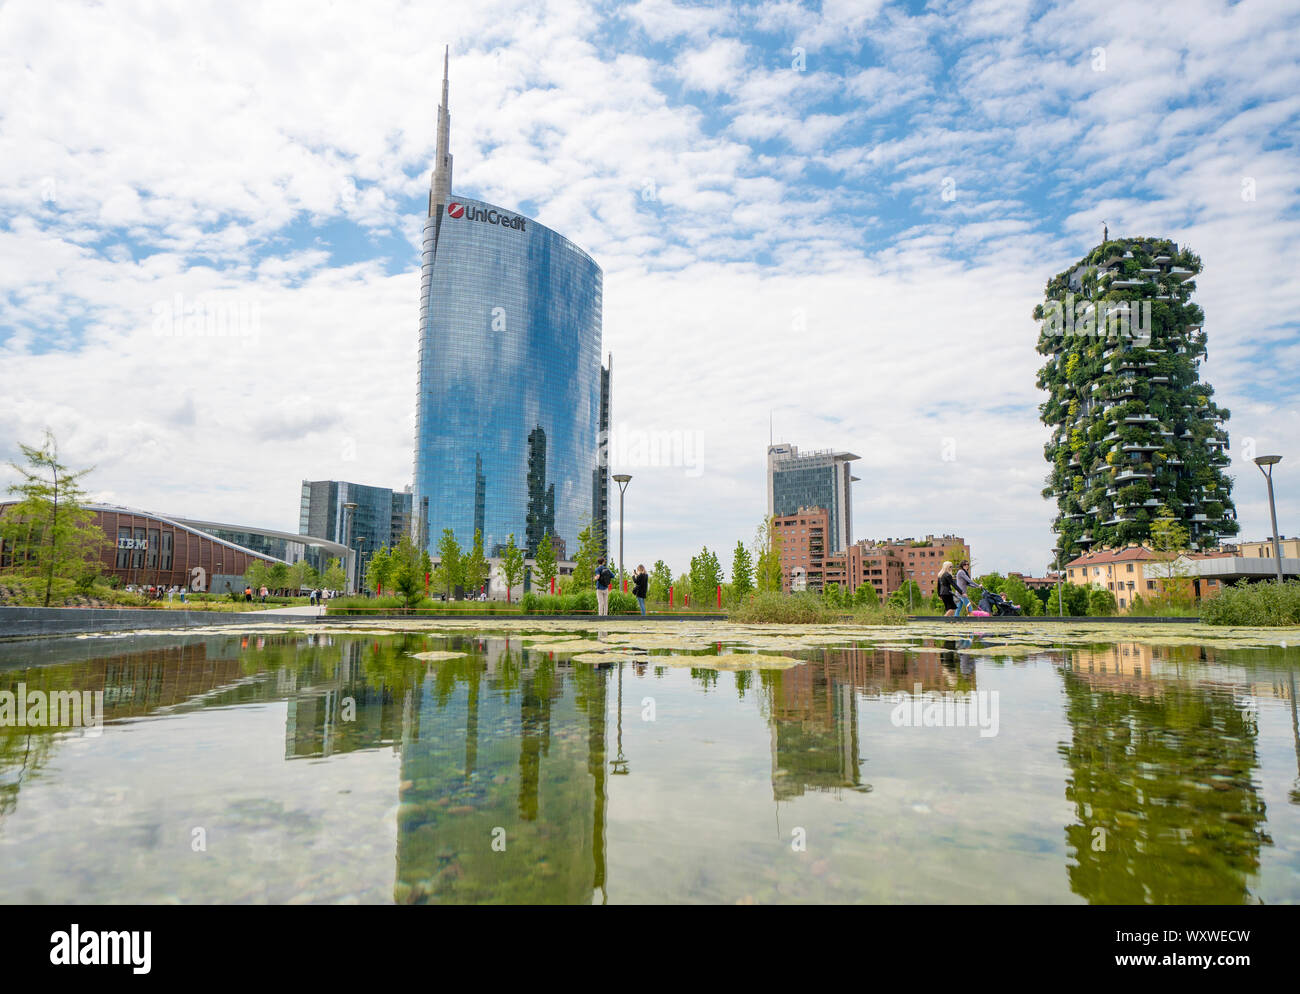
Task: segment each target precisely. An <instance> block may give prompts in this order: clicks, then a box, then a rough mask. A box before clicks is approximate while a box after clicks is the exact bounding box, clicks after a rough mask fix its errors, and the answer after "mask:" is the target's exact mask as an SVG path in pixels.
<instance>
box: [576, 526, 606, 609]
mask: <svg viewBox="0 0 1300 994" xmlns="http://www.w3.org/2000/svg"><path fill="white" fill-rule="evenodd" d="M599 558H600V542H599V540H598V539H597V538H596V535H595V534H594V533H593V532H592V530H591V523H590V522H588V523H587V526H586V527H585V528H583V529H582V531H580V532H578V554H577V556H575V557H574V560H573V577H572V582H571V584H570V589H571V590H572V591H573V592H574V593H575V594H576V593H581V592H582V591H584V590H591V589H593V588H594V587H595V586H596V560H597V559H599Z"/></svg>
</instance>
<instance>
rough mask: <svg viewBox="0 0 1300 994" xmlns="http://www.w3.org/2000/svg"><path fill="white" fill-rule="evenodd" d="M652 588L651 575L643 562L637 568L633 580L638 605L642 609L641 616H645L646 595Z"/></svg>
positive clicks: (633, 591) (633, 590) (633, 589)
mask: <svg viewBox="0 0 1300 994" xmlns="http://www.w3.org/2000/svg"><path fill="white" fill-rule="evenodd" d="M649 588H650V575H649V574H648V573H646V571H645V564H644V563H642V564H641V565H640V566H638V567H637V568H636V576H635V577H634V578H633V580H632V593H634V594H635V595H636V606H637V607H639V608H640V609H641V617H643V618H644V617H645V595H646V591H647V590H648V589H649Z"/></svg>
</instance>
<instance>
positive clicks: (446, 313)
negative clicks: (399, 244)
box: [413, 65, 606, 558]
mask: <svg viewBox="0 0 1300 994" xmlns="http://www.w3.org/2000/svg"><path fill="white" fill-rule="evenodd" d="M450 126H451V123H450V115H449V114H448V111H447V78H446V68H445V65H444V73H443V89H442V105H441V106H440V107H439V109H438V145H437V162H436V165H435V168H434V172H433V180H432V188H431V190H430V194H429V213H428V217H427V220H426V221H425V225H424V245H423V256H422V259H421V269H420V361H419V376H418V379H419V390H418V397H417V402H416V418H415V433H416V438H415V480H414V489H415V501H414V508H413V510H414V513H415V516H416V522H417V528H416V534H417V536H418V537H419V539H420V540H421V544H423V545H424V546H425V547H426V548H428V549H429V551H430V553H431V554H434V555H436V551H435V549H436V546H437V543H438V541H439V539H440V538H441V536H442V533H443V530H444V529H451V531H452V533H453V534H454V535H455V537H456V540H457V541H458V542H459V543H460V545H461V547H462V548H468V547H469V546H470V544H471V543H472V542H473V541H474V533H475V531H476V530H477V531H482V533H483V545H484V549H485V551H486V552H487V553H488V555H489V556H495V555H499V554H500V551H501V549H502V548H503V547H504V546H505V544H506V542H507V541H508V539H509V536H510V535H511V534H513V535H514V537H515V543H516V545H518V546H519V547H520V548H526V550H527V553H528V554H529V555H530V556H531V555H533V554H534V553H535V552H536V547H537V544H538V543H539V542H540V541H541V539H542V537H543V536H545V535H547V534H549V535H551V540H552V544H553V545H554V546H555V547H556V551H557V553H558V554H559V556H560V558H566V557H568V556H572V555H573V554H574V553H575V552H576V550H577V546H578V541H577V539H578V532H579V531H580V530H581V529H582V528H584V527H585V526H586V525H587V524H588V523H590V524H591V525H592V530H593V532H594V533H596V534H603V533H604V527H603V522H602V521H596V520H594V519H595V517H596V516H597V515H598V514H600V513H601V512H602V510H603V508H602V507H599V506H594V505H595V504H596V503H597V501H596V498H597V497H598V496H599V494H595V493H593V489H594V488H593V480H600V479H603V476H602V474H601V473H600V470H601V469H602V467H601V466H600V452H601V450H600V448H599V436H600V432H601V429H602V428H603V427H605V425H604V424H603V420H604V418H605V416H606V410H605V409H604V408H603V407H602V403H601V389H602V370H601V341H600V339H601V271H600V267H599V266H597V265H596V263H595V262H593V261H592V259H591V257H590V256H588V255H587V253H586V252H584V251H582V249H580V248H578V246H577V245H574V244H573V243H572V242H570V241H569V240H568V239H567V238H564V237H563V236H562V235H560V234H558V233H557V232H554V231H552V230H551V229H549V228H546V227H544V226H543V225H540V224H538V223H537V222H536V221H534V220H532V219H531V218H528V217H525V216H524V215H522V214H520V213H518V212H516V211H512V210H506V209H503V208H501V207H497V206H495V205H493V204H489V203H485V202H483V201H481V200H471V199H469V198H466V197H458V196H453V195H452V193H451V154H450V151H449V131H450Z"/></svg>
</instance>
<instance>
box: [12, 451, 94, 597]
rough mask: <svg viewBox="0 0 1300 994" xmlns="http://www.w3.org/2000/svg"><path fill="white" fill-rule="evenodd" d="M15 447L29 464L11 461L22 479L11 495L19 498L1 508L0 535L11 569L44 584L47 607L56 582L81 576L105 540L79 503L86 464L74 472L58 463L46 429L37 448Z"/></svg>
mask: <svg viewBox="0 0 1300 994" xmlns="http://www.w3.org/2000/svg"><path fill="white" fill-rule="evenodd" d="M19 448H20V449H22V452H23V456H24V458H25V459H26V460H27V466H25V467H24V466H19V465H18V464H17V463H10V464H9V465H10V466H12V467H13V468H14V469H15V470H17V471H18V473H19V475H20V476H21V477H22V479H21V480H20V481H19V482H18V483H14V484H11V485H10V487H9V493H11V494H17V495H20V496H21V498H22V499H21V500H20V501H19V502H18V503H17V504H15V505H14V506H13V507H11V508H9V509H8V510H7V511H6V512H5V514H4V518H3V520H2V521H0V537H3V539H4V543H5V545H6V546H7V547H9V549H10V550H11V554H12V562H13V564H14V567H13V568H14V570H15V571H16V572H18V573H20V574H25V575H27V576H32V577H37V578H39V579H40V580H42V581H43V582H44V586H45V592H44V599H43V604H44V605H45V606H46V607H49V606H50V598H51V596H52V594H53V591H54V581H55V580H56V579H77V578H79V577H81V576H82V575H83V574H84V573H86V572H87V570H88V569H89V568H90V563H91V560H92V559H94V558H97V557H98V556H99V554H100V551H101V550H102V548H103V547H104V545H105V544H106V543H107V542H108V538H107V537H106V536H105V535H104V532H103V530H102V529H101V528H100V527H99V526H98V525H95V524H92V522H93V520H94V515H93V514H92V513H91V512H90V511H88V510H86V509H85V508H84V507H82V506H81V503H82V501H84V500H85V499H86V494H85V491H83V490H82V489H81V484H80V481H81V478H82V477H83V476H85V475H86V474H87V473H89V472H90V468H87V469H81V470H77V471H76V472H72V471H70V470H69V469H68V467H67V466H65V465H63V463H61V462H59V450H58V443H57V442H55V440H54V435H53V434H52V433H51V432H49V431H48V430H47V431H46V432H45V441H44V442H43V443H42V445H41V447H40V448H36V447H34V446H30V445H23V444H22V443H19ZM92 468H93V467H92Z"/></svg>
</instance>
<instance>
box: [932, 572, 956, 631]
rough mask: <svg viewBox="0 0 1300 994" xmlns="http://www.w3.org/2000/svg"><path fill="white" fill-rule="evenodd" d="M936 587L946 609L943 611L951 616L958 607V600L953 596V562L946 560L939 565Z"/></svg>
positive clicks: (946, 616) (947, 616)
mask: <svg viewBox="0 0 1300 994" xmlns="http://www.w3.org/2000/svg"><path fill="white" fill-rule="evenodd" d="M935 589H936V590H938V592H939V600H941V601H943V606H944V608H946V610H945V611H944V612H943V616H944V617H945V618H951V617H952V616H953V612H954V611H956V609H957V602H956V600H955V599H954V598H953V596H952V591H953V579H952V563H950V562H948V561H947V560H944V564H943V565H942V566H941V567H939V576H938V577H937V578H936V582H935Z"/></svg>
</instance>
